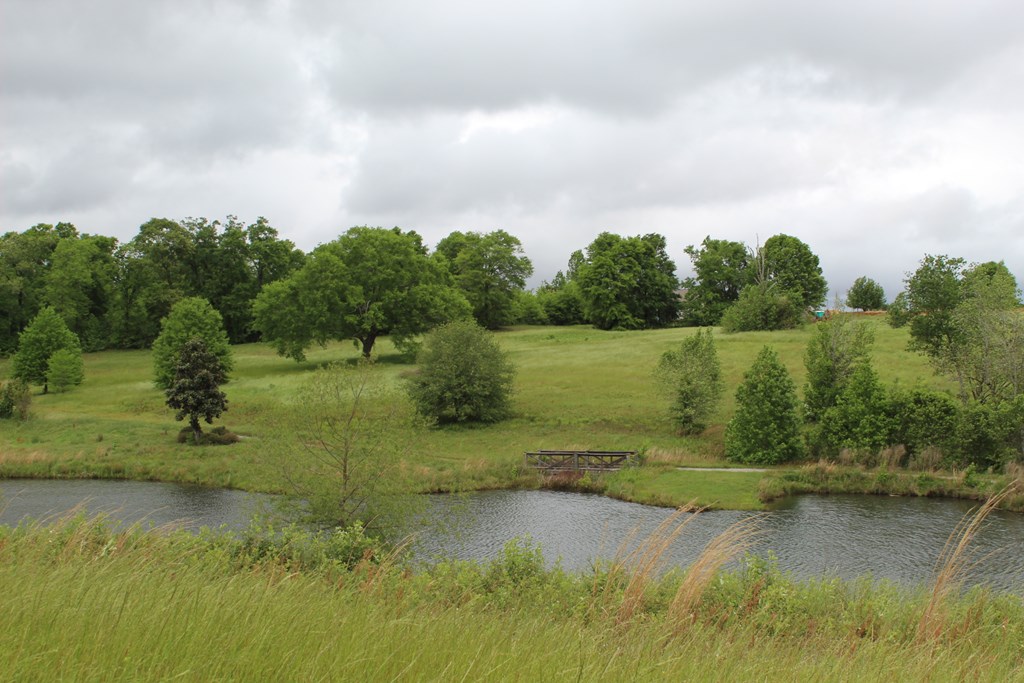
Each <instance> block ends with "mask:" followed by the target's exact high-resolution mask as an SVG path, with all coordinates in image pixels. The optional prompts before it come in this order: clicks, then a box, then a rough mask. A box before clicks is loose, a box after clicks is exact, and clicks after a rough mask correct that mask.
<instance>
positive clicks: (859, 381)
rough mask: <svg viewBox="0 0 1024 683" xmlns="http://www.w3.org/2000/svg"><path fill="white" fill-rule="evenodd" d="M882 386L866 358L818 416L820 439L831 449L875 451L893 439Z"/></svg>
mask: <svg viewBox="0 0 1024 683" xmlns="http://www.w3.org/2000/svg"><path fill="white" fill-rule="evenodd" d="M889 414H890V410H889V400H888V395H887V393H886V391H885V388H884V387H883V386H882V384H881V383H880V382H879V381H878V376H877V375H876V374H875V371H874V370H873V369H872V368H871V364H870V363H868V362H861V363H859V364H858V365H857V367H856V368H855V369H854V371H853V373H852V374H851V375H850V378H849V381H848V382H847V383H846V386H845V387H844V388H843V391H842V393H840V394H839V396H838V398H837V400H836V403H835V405H834V406H832V407H831V408H829V409H828V410H826V411H825V414H824V415H823V416H822V419H821V435H822V441H823V443H824V444H825V445H826V447H827V448H828V449H829V450H830V451H831V452H833V453H834V452H837V451H838V450H839V449H841V448H854V449H858V450H862V451H868V452H870V453H876V452H878V451H879V450H881V449H882V448H884V447H885V446H888V445H889V444H890V443H891V441H892V434H893V432H894V431H895V427H896V425H894V424H893V422H892V421H891V420H890V418H889Z"/></svg>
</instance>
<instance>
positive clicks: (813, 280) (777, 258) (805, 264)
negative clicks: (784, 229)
mask: <svg viewBox="0 0 1024 683" xmlns="http://www.w3.org/2000/svg"><path fill="white" fill-rule="evenodd" d="M760 256H761V258H762V259H763V261H764V267H765V271H766V274H767V277H768V279H769V280H771V281H772V282H774V283H775V284H776V286H777V287H779V288H781V289H782V290H783V291H784V292H786V294H788V295H789V296H790V297H791V298H792V299H793V301H794V302H795V303H797V304H798V305H800V306H801V307H803V308H817V307H818V306H821V305H822V304H823V303H825V296H826V294H828V284H827V283H826V282H825V276H824V275H822V273H821V264H820V263H819V262H818V257H817V256H816V255H815V254H814V252H812V251H811V248H810V247H809V246H807V245H806V244H805V243H804V242H802V241H801V240H799V239H797V238H796V237H792V236H790V235H782V234H780V235H773V236H772V237H769V238H768V240H767V241H766V242H765V243H764V245H763V246H762V247H761V250H760Z"/></svg>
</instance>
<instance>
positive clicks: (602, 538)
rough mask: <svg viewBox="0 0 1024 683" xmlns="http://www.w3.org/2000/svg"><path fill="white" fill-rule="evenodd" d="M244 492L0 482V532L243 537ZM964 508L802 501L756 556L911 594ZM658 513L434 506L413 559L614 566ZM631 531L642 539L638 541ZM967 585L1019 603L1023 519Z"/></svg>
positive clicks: (708, 524) (770, 527)
mask: <svg viewBox="0 0 1024 683" xmlns="http://www.w3.org/2000/svg"><path fill="white" fill-rule="evenodd" d="M265 498H266V497H265V496H253V495H251V494H247V493H244V492H240V491H229V490H219V489H206V488H199V487H188V486H180V485H177V484H163V483H153V482H123V481H102V480H72V481H65V480H60V481H49V480H8V481H0V523H2V524H16V523H18V521H20V520H21V519H23V518H24V517H26V516H30V517H34V518H37V519H39V518H45V517H48V516H53V515H56V514H59V513H62V512H64V511H66V510H68V509H70V508H72V507H74V506H76V505H78V504H80V503H83V501H84V506H85V508H86V509H87V510H88V511H90V512H106V513H108V514H111V515H112V516H113V517H115V518H117V519H121V520H124V521H126V522H129V523H131V522H136V521H143V522H145V523H151V524H153V525H157V526H159V525H163V524H168V523H177V524H179V525H180V526H182V527H184V528H187V529H198V528H199V527H200V526H210V527H217V526H220V525H228V526H229V527H232V528H242V527H244V526H245V525H246V524H247V520H248V518H249V516H250V515H251V513H252V512H253V511H254V510H255V509H256V507H257V505H258V502H259V500H260V499H265ZM971 507H972V504H971V503H969V502H966V501H957V500H938V499H928V498H896V497H883V496H800V497H798V498H795V499H793V500H791V501H788V502H787V503H786V504H785V505H783V506H782V507H781V508H780V509H776V510H773V511H771V512H767V513H763V514H762V515H760V522H759V525H760V529H761V534H760V538H759V543H758V546H757V549H756V551H755V552H756V554H759V555H765V554H767V553H768V552H771V553H774V555H775V556H776V557H777V558H778V564H779V567H780V568H781V569H783V570H786V571H789V572H792V573H793V575H794V576H795V577H797V578H810V577H817V576H823V575H825V576H831V575H834V576H840V577H842V578H847V579H851V578H855V577H858V576H863V575H865V574H870V575H871V576H873V577H874V578H876V579H888V580H891V581H896V582H899V583H903V584H907V585H912V584H915V583H919V582H922V581H928V580H930V578H931V576H932V572H933V569H934V566H935V561H936V558H937V557H938V555H939V553H940V552H941V550H942V548H943V545H944V544H945V542H946V539H947V538H948V537H949V534H950V532H951V531H952V530H953V529H954V528H955V527H956V525H957V523H958V522H959V521H960V519H961V518H962V517H963V515H964V514H965V513H967V512H968V511H969V510H970V509H971ZM671 512H672V511H671V510H667V509H665V508H657V507H651V506H647V505H638V504H635V503H625V502H622V501H617V500H612V499H610V498H604V497H601V496H595V495H586V494H578V493H564V492H555V491H486V492H478V493H471V494H467V495H463V496H430V497H429V502H428V506H427V511H426V513H425V519H426V520H427V522H428V524H427V525H426V527H425V529H424V530H423V531H421V532H420V533H419V534H418V535H417V538H416V543H415V550H416V554H417V557H419V558H435V557H438V556H445V557H457V558H462V559H489V558H492V557H495V556H496V555H497V554H498V553H499V552H500V551H501V549H502V547H503V546H504V545H505V544H506V543H507V542H508V541H510V540H512V539H514V538H517V537H523V536H529V537H530V538H531V539H532V542H534V543H536V544H539V545H540V547H541V548H542V550H543V553H544V557H545V559H546V560H547V561H548V564H549V565H553V564H554V563H555V562H556V561H557V562H560V563H561V565H562V566H563V567H564V568H566V569H568V570H573V571H586V570H588V569H589V568H591V567H592V566H593V564H594V562H595V561H596V560H597V559H598V558H606V559H610V558H613V557H615V556H616V554H617V553H619V552H620V551H621V547H622V546H623V545H624V543H625V542H627V540H628V539H630V538H631V537H632V538H634V539H635V538H637V537H642V536H643V535H646V534H649V533H650V532H652V531H653V530H654V529H655V528H656V527H657V526H658V524H659V523H661V521H663V520H664V519H665V518H666V517H668V516H669V515H670V514H671ZM749 514H750V513H745V512H735V511H718V512H705V513H703V514H701V515H700V516H699V517H698V518H697V520H695V521H694V523H692V524H690V525H688V526H687V528H686V531H685V532H684V533H683V535H682V536H680V538H679V539H678V540H677V541H676V543H675V544H674V546H673V548H672V549H671V550H670V551H669V553H668V561H669V566H673V565H682V566H685V565H687V564H688V563H689V562H691V561H692V560H693V559H694V558H695V557H696V556H697V554H698V553H699V552H700V551H701V550H702V549H703V547H704V545H706V544H707V542H708V541H709V540H710V539H711V538H713V537H714V536H715V535H717V534H719V533H721V532H722V531H723V530H724V529H725V528H726V527H728V526H729V525H730V524H732V523H733V522H735V521H737V520H740V519H743V518H745V517H747V516H749ZM634 530H639V531H638V532H634ZM975 548H976V556H977V557H979V558H981V559H982V561H981V562H980V563H979V564H978V565H977V566H976V567H974V568H972V570H971V572H970V574H969V576H968V581H967V583H968V584H974V583H986V584H988V585H991V586H993V587H995V588H998V589H1001V590H1008V591H1013V592H1018V593H1024V515H1020V514H1014V513H1005V512H995V513H993V514H992V515H991V516H990V517H989V520H988V522H987V523H986V525H985V527H984V529H983V531H982V533H981V534H979V536H978V538H977V540H976V543H975Z"/></svg>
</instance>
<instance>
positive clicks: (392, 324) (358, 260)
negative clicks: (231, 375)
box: [253, 227, 470, 360]
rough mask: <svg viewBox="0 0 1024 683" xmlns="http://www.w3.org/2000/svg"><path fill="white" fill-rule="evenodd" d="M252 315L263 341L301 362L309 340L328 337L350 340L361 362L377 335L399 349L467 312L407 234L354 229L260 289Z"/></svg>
mask: <svg viewBox="0 0 1024 683" xmlns="http://www.w3.org/2000/svg"><path fill="white" fill-rule="evenodd" d="M253 313H254V317H255V320H254V323H253V325H254V327H255V328H256V329H257V330H259V331H260V332H261V333H262V335H263V340H264V341H266V342H268V343H270V344H273V345H274V347H275V348H276V349H277V352H278V353H279V354H280V355H282V356H289V357H291V358H294V359H295V360H303V359H304V358H305V350H306V349H307V348H308V347H309V346H310V345H311V344H312V343H313V342H316V343H319V344H325V343H326V342H327V341H328V340H331V339H352V340H354V341H355V342H356V343H357V345H358V346H360V347H361V349H362V352H363V356H364V357H366V358H369V357H370V353H371V351H372V350H373V345H374V343H375V342H376V341H377V338H378V337H380V336H382V335H384V334H390V335H391V338H392V340H393V341H394V342H395V343H396V345H399V346H401V345H402V344H404V343H407V342H408V341H410V340H411V339H412V338H413V337H415V336H416V335H419V334H423V333H424V332H426V331H427V330H429V329H431V328H432V327H434V326H435V325H437V324H439V323H443V322H447V321H449V320H455V319H457V318H461V317H465V316H467V315H469V313H470V308H469V305H468V303H467V302H466V299H465V297H464V296H463V295H462V294H461V293H460V292H459V291H458V290H457V289H456V288H455V287H454V283H453V281H452V276H451V274H450V273H449V272H448V269H447V268H446V267H445V264H444V262H443V259H440V258H432V257H430V256H429V255H428V254H427V250H426V248H425V247H424V246H423V242H422V240H421V239H420V236H419V235H417V234H416V233H415V232H412V231H410V232H402V231H401V230H400V229H398V228H394V229H392V230H386V229H384V228H367V227H359V228H352V229H350V230H349V231H348V232H346V233H345V234H344V235H342V236H341V237H339V238H338V239H337V240H335V241H334V242H330V243H328V244H325V245H322V246H320V247H318V248H317V249H315V250H314V251H313V253H312V254H311V255H310V257H309V258H308V259H307V260H306V263H305V265H303V267H302V268H300V269H299V270H297V271H295V272H294V273H293V274H292V275H291V276H290V277H288V278H286V279H284V280H279V281H277V282H275V283H272V284H271V285H268V286H267V287H264V288H263V291H262V292H260V294H259V296H257V297H256V300H255V302H254V303H253Z"/></svg>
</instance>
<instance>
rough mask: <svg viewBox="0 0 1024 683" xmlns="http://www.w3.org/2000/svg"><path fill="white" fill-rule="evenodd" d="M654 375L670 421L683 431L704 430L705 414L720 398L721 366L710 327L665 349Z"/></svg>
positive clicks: (721, 387)
mask: <svg viewBox="0 0 1024 683" xmlns="http://www.w3.org/2000/svg"><path fill="white" fill-rule="evenodd" d="M655 378H656V379H657V380H658V382H659V384H660V385H661V388H662V390H663V391H664V393H665V394H667V395H668V396H669V398H670V399H671V401H672V403H671V405H670V407H669V412H670V414H671V416H672V421H673V422H674V423H675V425H676V426H677V427H678V428H679V431H680V432H681V433H683V434H699V433H700V432H702V431H704V428H705V426H706V422H707V419H708V417H709V416H710V415H711V413H712V412H713V411H714V409H715V406H716V405H717V404H718V400H719V399H720V398H721V397H722V389H723V385H722V366H721V365H720V364H719V362H718V353H717V351H716V350H715V340H714V338H713V337H712V336H711V330H709V329H705V330H699V331H698V332H697V334H695V335H693V336H691V337H688V338H687V339H685V340H683V343H682V344H680V345H679V348H677V349H673V350H671V351H666V352H665V353H664V354H663V355H662V356H661V360H660V361H658V367H657V368H656V369H655Z"/></svg>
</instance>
